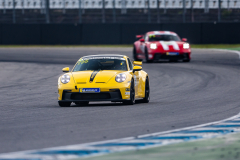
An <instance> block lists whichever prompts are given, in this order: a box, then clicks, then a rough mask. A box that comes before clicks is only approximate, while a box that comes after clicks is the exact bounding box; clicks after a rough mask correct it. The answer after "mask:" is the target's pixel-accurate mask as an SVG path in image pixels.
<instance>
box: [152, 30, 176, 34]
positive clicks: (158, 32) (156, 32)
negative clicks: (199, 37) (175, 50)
mask: <svg viewBox="0 0 240 160" xmlns="http://www.w3.org/2000/svg"><path fill="white" fill-rule="evenodd" d="M147 34H159V35H161V34H169V35H177V34H176V33H175V32H172V31H150V32H147Z"/></svg>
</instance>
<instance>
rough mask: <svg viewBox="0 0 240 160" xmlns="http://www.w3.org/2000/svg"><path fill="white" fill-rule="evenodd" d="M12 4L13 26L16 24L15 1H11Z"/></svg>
mask: <svg viewBox="0 0 240 160" xmlns="http://www.w3.org/2000/svg"><path fill="white" fill-rule="evenodd" d="M12 4H13V12H12V13H13V15H12V16H13V24H14V23H16V10H15V0H12Z"/></svg>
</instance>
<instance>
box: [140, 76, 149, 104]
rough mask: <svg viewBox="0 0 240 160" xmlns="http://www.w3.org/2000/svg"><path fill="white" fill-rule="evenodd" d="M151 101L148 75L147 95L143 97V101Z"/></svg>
mask: <svg viewBox="0 0 240 160" xmlns="http://www.w3.org/2000/svg"><path fill="white" fill-rule="evenodd" d="M149 101H150V85H149V79H148V77H147V78H146V83H145V97H144V98H143V100H142V102H143V103H148V102H149Z"/></svg>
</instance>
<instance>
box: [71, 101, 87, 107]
mask: <svg viewBox="0 0 240 160" xmlns="http://www.w3.org/2000/svg"><path fill="white" fill-rule="evenodd" d="M74 103H75V104H76V105H79V106H86V105H88V104H89V101H83V102H74Z"/></svg>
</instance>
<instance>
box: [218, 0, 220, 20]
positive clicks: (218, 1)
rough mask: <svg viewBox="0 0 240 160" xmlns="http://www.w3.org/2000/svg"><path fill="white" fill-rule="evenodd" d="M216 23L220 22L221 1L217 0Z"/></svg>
mask: <svg viewBox="0 0 240 160" xmlns="http://www.w3.org/2000/svg"><path fill="white" fill-rule="evenodd" d="M218 22H221V0H218Z"/></svg>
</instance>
